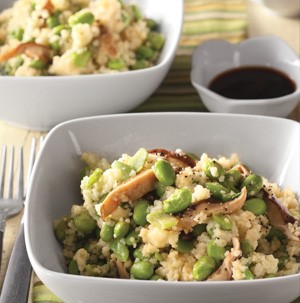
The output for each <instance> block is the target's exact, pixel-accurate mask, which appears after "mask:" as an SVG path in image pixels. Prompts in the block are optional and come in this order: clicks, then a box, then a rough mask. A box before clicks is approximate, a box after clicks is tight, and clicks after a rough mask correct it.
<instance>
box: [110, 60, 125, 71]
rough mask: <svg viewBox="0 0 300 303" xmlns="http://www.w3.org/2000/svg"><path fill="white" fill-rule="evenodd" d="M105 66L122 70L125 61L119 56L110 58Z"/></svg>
mask: <svg viewBox="0 0 300 303" xmlns="http://www.w3.org/2000/svg"><path fill="white" fill-rule="evenodd" d="M107 66H108V68H110V69H113V70H122V69H124V68H125V62H124V60H123V59H121V58H117V59H110V60H109V61H108V63H107Z"/></svg>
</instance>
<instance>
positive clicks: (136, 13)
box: [130, 4, 143, 20]
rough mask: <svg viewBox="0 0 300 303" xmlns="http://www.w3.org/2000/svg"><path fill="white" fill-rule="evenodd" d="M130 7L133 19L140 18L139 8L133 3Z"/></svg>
mask: <svg viewBox="0 0 300 303" xmlns="http://www.w3.org/2000/svg"><path fill="white" fill-rule="evenodd" d="M130 8H131V12H132V14H133V16H134V18H135V20H140V19H141V18H142V17H143V15H142V13H141V11H140V9H139V8H138V7H137V6H136V5H135V4H132V5H130Z"/></svg>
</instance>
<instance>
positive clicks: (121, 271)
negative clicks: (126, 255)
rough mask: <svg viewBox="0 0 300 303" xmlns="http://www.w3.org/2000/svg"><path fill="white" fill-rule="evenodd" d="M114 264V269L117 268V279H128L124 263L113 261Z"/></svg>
mask: <svg viewBox="0 0 300 303" xmlns="http://www.w3.org/2000/svg"><path fill="white" fill-rule="evenodd" d="M115 264H116V267H117V271H118V274H119V278H120V279H129V278H130V276H129V273H128V272H127V270H126V268H125V266H124V263H123V262H121V261H120V260H118V259H117V260H116V261H115Z"/></svg>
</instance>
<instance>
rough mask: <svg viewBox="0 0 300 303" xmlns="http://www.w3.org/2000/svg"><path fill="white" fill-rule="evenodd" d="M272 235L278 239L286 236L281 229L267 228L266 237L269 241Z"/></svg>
mask: <svg viewBox="0 0 300 303" xmlns="http://www.w3.org/2000/svg"><path fill="white" fill-rule="evenodd" d="M274 237H276V238H277V239H278V240H283V239H285V238H286V237H285V234H284V233H283V232H282V231H281V230H279V229H276V228H274V227H272V228H271V229H270V230H269V232H268V234H267V236H266V239H267V240H269V241H271V240H272V239H273V238H274Z"/></svg>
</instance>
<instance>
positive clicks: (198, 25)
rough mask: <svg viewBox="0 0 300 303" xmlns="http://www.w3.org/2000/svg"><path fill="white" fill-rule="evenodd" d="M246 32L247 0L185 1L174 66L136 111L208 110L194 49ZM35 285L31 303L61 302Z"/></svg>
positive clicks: (34, 282) (299, 302) (234, 39)
mask: <svg viewBox="0 0 300 303" xmlns="http://www.w3.org/2000/svg"><path fill="white" fill-rule="evenodd" d="M246 33H247V15H246V0H185V14H184V25H183V30H182V36H181V39H180V44H179V48H178V51H177V55H176V57H175V60H174V62H173V64H172V67H171V69H170V71H169V73H168V75H167V76H166V78H165V80H164V81H163V83H162V85H161V86H160V87H159V88H158V90H157V91H156V92H155V93H154V94H153V95H152V96H151V97H150V98H149V99H148V100H146V101H145V102H144V103H143V104H141V105H140V106H139V107H137V108H136V109H134V110H133V112H158V111H198V112H202V111H207V110H206V108H205V107H204V105H203V104H202V103H201V100H200V99H199V96H198V94H197V93H196V91H195V90H194V88H193V86H192V85H191V83H190V69H191V54H192V52H193V49H194V47H195V46H196V45H198V44H199V43H201V42H203V41H206V40H210V39H225V40H227V41H230V42H232V43H237V42H240V41H242V40H243V39H245V38H246ZM32 285H33V287H32V288H31V292H30V297H29V303H57V302H60V303H61V302H62V301H61V300H60V299H59V298H57V297H56V296H55V295H54V294H52V293H51V292H50V291H49V290H48V289H47V287H46V286H45V285H44V284H43V283H42V282H41V281H40V280H39V278H38V277H37V276H36V275H33V279H32ZM294 303H300V299H299V300H297V301H295V302H294Z"/></svg>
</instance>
